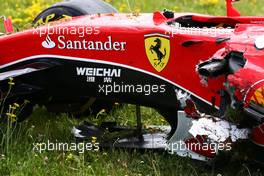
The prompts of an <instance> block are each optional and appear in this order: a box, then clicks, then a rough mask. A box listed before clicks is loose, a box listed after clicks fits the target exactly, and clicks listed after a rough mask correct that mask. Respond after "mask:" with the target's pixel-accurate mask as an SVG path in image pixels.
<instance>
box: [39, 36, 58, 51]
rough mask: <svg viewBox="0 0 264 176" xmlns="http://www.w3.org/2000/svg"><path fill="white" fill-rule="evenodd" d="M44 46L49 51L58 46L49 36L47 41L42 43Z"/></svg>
mask: <svg viewBox="0 0 264 176" xmlns="http://www.w3.org/2000/svg"><path fill="white" fill-rule="evenodd" d="M42 46H43V47H44V48H47V49H52V48H55V46H56V44H55V42H53V41H52V40H51V38H50V36H49V35H47V37H46V39H45V40H44V41H43V42H42Z"/></svg>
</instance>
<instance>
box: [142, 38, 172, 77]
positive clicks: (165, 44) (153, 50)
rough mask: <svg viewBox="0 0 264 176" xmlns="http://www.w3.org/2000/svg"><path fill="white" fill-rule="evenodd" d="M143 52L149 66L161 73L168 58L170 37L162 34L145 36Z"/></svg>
mask: <svg viewBox="0 0 264 176" xmlns="http://www.w3.org/2000/svg"><path fill="white" fill-rule="evenodd" d="M145 50H146V54H147V57H148V60H149V62H150V64H151V65H152V67H153V68H155V70H157V71H158V72H161V71H162V70H163V69H164V68H165V67H166V65H167V64H168V62H169V58H170V36H167V35H163V34H148V35H145Z"/></svg>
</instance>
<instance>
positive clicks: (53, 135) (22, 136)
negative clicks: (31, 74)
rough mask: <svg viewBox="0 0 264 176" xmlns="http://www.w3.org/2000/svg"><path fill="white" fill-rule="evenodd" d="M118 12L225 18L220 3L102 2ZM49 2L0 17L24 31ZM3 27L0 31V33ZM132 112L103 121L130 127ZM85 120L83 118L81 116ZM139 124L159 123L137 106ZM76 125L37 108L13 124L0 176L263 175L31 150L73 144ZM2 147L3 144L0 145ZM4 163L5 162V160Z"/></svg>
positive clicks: (126, 154)
mask: <svg viewBox="0 0 264 176" xmlns="http://www.w3.org/2000/svg"><path fill="white" fill-rule="evenodd" d="M107 1H108V2H110V3H111V4H113V5H114V6H115V7H116V8H117V9H118V10H119V11H120V12H130V11H138V12H153V11H156V10H161V9H163V8H168V9H172V10H175V11H178V12H184V11H189V12H199V13H206V14H213V15H225V6H224V1H223V0H219V1H217V0H193V1H190V0H159V1H156V0H155V1H151V0H141V1H138V0H107ZM54 2H55V0H35V1H31V0H16V1H11V0H0V10H1V14H4V15H6V16H10V17H12V19H13V21H14V23H15V25H16V26H17V27H18V28H24V27H25V26H27V24H29V23H30V22H31V21H32V20H33V18H34V17H35V16H36V15H37V14H38V13H39V12H40V11H41V9H44V8H46V7H48V6H49V5H50V4H52V3H54ZM236 6H237V7H238V8H239V9H240V11H241V12H242V14H244V15H263V13H264V6H262V1H260V0H259V1H256V0H242V2H241V3H238V4H237V5H236ZM1 29H3V28H0V30H1ZM134 114H135V109H134V106H132V105H126V106H124V107H123V108H121V109H120V110H118V111H116V112H114V113H113V114H109V115H108V116H106V117H105V118H106V119H108V120H113V119H117V121H118V122H119V123H122V124H125V125H126V124H134ZM87 118H88V117H87ZM143 122H144V124H164V121H163V120H162V118H161V117H160V115H158V114H157V113H156V112H155V111H154V110H152V109H149V108H143ZM79 123H81V120H75V119H73V118H71V117H69V115H67V114H60V115H55V114H51V113H48V112H47V111H46V110H45V108H42V107H38V108H36V110H35V111H34V113H33V115H32V116H31V117H30V118H29V119H28V120H27V121H25V122H23V123H21V124H18V126H17V127H16V130H15V132H14V134H13V137H12V145H11V146H10V147H11V149H10V151H11V153H12V154H11V156H5V154H3V153H2V154H1V151H2V150H0V175H17V176H21V175H25V176H27V175H36V176H38V175H39V176H42V175H58V176H59V175H71V176H72V175H80V176H81V175H111V176H112V175H117V176H119V175H121V176H125V175H129V176H130V175H135V176H140V175H142V176H145V175H156V176H163V175H164V176H166V175H195V176H196V175H204V176H209V175H210V176H211V175H212V176H214V175H218V176H221V175H234V176H235V175H237V176H238V175H239V176H240V175H256V176H263V175H264V173H263V169H261V167H260V166H258V165H257V166H254V165H253V166H252V165H251V164H250V163H244V162H243V161H236V162H231V161H222V162H220V163H218V164H217V167H216V168H214V167H209V166H208V165H206V164H204V163H200V162H196V161H192V160H189V159H186V158H181V157H178V156H174V155H169V154H167V153H157V152H150V151H148V152H144V153H141V152H139V151H136V150H132V151H125V150H105V151H100V152H85V153H84V154H80V153H78V152H66V151H45V152H43V153H39V152H37V151H33V147H34V146H33V144H34V143H43V142H44V143H47V141H52V142H56V141H59V142H68V143H70V142H74V141H75V139H74V138H73V136H72V134H71V132H70V131H71V128H72V127H73V126H74V125H77V124H79ZM1 147H3V146H1ZM7 160H8V162H6V161H7Z"/></svg>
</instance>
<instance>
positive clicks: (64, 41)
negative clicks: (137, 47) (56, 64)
mask: <svg viewBox="0 0 264 176" xmlns="http://www.w3.org/2000/svg"><path fill="white" fill-rule="evenodd" d="M54 41H56V43H55V42H54ZM54 41H52V40H51V38H50V36H49V35H47V36H46V39H45V40H44V41H43V42H42V47H44V48H47V49H52V48H55V47H57V48H58V49H61V50H64V49H66V50H95V51H125V50H126V45H127V42H125V41H120V40H116V39H114V38H113V37H112V36H107V37H105V38H102V39H99V40H94V39H93V40H91V39H90V38H78V39H75V40H71V39H68V38H67V37H66V36H63V35H61V36H58V37H57V40H54Z"/></svg>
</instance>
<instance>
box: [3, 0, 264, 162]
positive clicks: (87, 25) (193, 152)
mask: <svg viewBox="0 0 264 176" xmlns="http://www.w3.org/2000/svg"><path fill="white" fill-rule="evenodd" d="M233 2H234V0H226V4H227V16H226V17H225V16H209V15H202V14H193V13H174V12H172V11H169V10H164V11H162V12H155V13H140V14H137V13H134V14H124V13H123V14H122V13H121V14H120V13H117V11H116V9H114V8H113V7H112V6H110V5H109V4H106V3H105V2H103V1H100V0H85V1H84V0H70V1H65V2H61V3H57V4H55V5H53V6H51V7H50V8H48V9H46V10H44V11H43V12H41V13H40V14H39V15H38V16H37V17H36V19H35V20H34V22H33V26H34V27H33V28H32V29H28V30H24V31H21V32H14V29H13V27H12V24H11V21H10V19H6V18H4V17H3V21H4V26H5V28H6V34H3V36H1V37H0V72H1V73H0V84H1V97H5V98H4V101H5V102H6V104H8V103H12V102H19V103H21V102H23V101H24V100H25V99H26V100H29V101H30V103H29V104H28V105H27V106H26V107H25V108H24V109H23V110H22V111H21V112H20V114H18V121H22V120H24V119H25V118H26V117H28V116H29V115H30V113H31V112H32V110H33V107H34V106H35V105H37V104H38V105H44V106H45V107H47V109H48V110H49V111H50V112H68V113H72V114H77V115H82V114H87V113H93V114H97V113H98V112H99V111H100V110H101V109H107V110H111V109H112V108H113V106H114V104H115V103H116V102H119V103H122V104H124V103H125V104H134V105H137V106H136V112H137V113H136V118H137V119H136V120H137V126H136V127H130V128H128V127H120V126H118V125H117V124H116V122H103V123H102V124H100V125H98V124H97V125H94V124H91V123H88V122H85V123H84V124H83V125H81V126H78V127H74V128H73V133H74V135H75V136H76V137H77V138H78V139H89V138H91V137H93V136H96V137H97V138H98V140H99V142H100V144H101V146H111V147H113V146H115V147H128V148H149V149H163V150H168V151H170V152H172V153H176V154H178V155H181V156H191V157H193V158H194V159H199V160H210V159H213V158H214V157H215V156H216V154H217V153H218V152H219V151H220V150H228V149H231V147H232V146H231V144H233V143H235V142H236V141H239V140H251V141H252V142H253V143H254V144H256V145H258V146H262V147H263V146H264V70H263V68H264V61H263V60H262V59H263V57H264V35H263V33H264V24H263V23H264V17H243V16H240V13H239V12H238V11H237V10H236V9H235V8H234V7H233ZM10 82H11V83H12V82H14V85H13V86H12V90H10ZM2 101H3V98H2ZM140 106H147V107H151V108H154V109H156V110H157V111H158V112H159V113H160V114H161V115H162V116H163V117H164V118H165V119H166V121H167V122H168V123H169V125H170V128H167V127H155V126H153V127H149V128H143V127H142V124H141V118H140ZM232 112H235V113H233V115H232V116H235V117H234V118H233V119H231V118H230V116H231V115H230V114H232ZM234 114H235V115H234ZM124 118H125V117H124ZM212 144H215V145H212ZM229 144H230V145H229ZM221 148H222V149H221Z"/></svg>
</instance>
